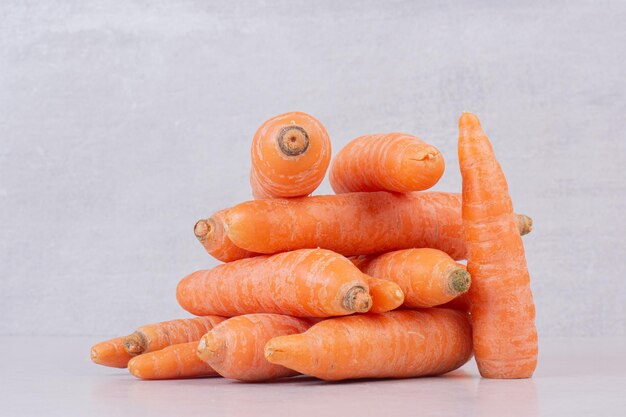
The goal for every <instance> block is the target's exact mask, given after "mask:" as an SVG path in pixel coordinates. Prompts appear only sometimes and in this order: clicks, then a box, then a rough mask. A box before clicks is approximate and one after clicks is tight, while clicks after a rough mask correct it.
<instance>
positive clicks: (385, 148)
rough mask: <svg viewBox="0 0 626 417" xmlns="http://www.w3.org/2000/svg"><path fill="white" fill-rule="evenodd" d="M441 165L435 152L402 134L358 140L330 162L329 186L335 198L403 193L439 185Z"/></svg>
mask: <svg viewBox="0 0 626 417" xmlns="http://www.w3.org/2000/svg"><path fill="white" fill-rule="evenodd" d="M444 169H445V163H444V160H443V156H442V155H441V153H440V152H439V150H438V149H437V148H435V147H434V146H432V145H429V144H427V143H425V142H424V141H423V140H421V139H419V138H417V137H415V136H411V135H408V134H406V133H386V134H379V135H366V136H361V137H358V138H356V139H353V140H352V141H350V142H349V143H348V144H347V145H346V146H345V147H344V148H343V149H342V150H341V151H339V153H338V154H337V155H336V156H335V158H334V159H333V163H332V166H331V169H330V175H329V180H330V184H331V186H332V188H333V190H334V191H335V193H337V194H342V193H348V192H358V191H368V192H372V191H395V192H399V193H407V192H411V191H423V190H426V189H428V188H430V187H432V186H433V185H435V184H436V183H437V181H439V179H440V178H441V176H442V175H443V171H444Z"/></svg>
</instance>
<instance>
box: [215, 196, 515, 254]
mask: <svg viewBox="0 0 626 417" xmlns="http://www.w3.org/2000/svg"><path fill="white" fill-rule="evenodd" d="M520 224H521V225H523V224H526V223H525V222H520ZM226 225H227V230H228V237H229V238H230V239H231V240H232V242H233V243H234V244H235V245H236V246H238V247H240V248H243V249H246V250H249V251H252V252H257V253H267V254H271V253H278V252H285V251H290V250H295V249H302V248H316V247H321V248H325V249H330V250H333V251H335V252H337V253H340V254H342V255H345V256H351V255H369V254H375V253H384V252H390V251H393V250H398V249H408V248H420V247H422V248H424V247H426V248H435V249H439V250H442V251H444V252H446V253H448V254H449V255H450V256H452V257H453V258H454V259H464V258H465V256H466V246H465V237H464V235H463V222H462V219H461V195H460V194H450V193H438V192H424V193H418V192H416V193H408V194H396V193H389V192H384V191H379V192H375V193H349V194H341V195H324V196H313V197H306V198H298V199H291V200H284V199H268V200H256V201H249V202H245V203H242V204H239V205H237V206H235V207H233V208H231V209H230V210H229V211H228V213H227V214H226ZM525 232H527V230H521V233H525Z"/></svg>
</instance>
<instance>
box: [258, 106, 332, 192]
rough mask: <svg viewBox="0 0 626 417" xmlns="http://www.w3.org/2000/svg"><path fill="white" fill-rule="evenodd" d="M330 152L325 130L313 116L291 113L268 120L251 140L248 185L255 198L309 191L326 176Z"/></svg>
mask: <svg viewBox="0 0 626 417" xmlns="http://www.w3.org/2000/svg"><path fill="white" fill-rule="evenodd" d="M330 155H331V145H330V139H329V138H328V133H327V132H326V129H325V128H324V126H323V125H322V124H321V123H320V122H319V120H317V119H315V118H314V117H313V116H311V115H308V114H306V113H302V112H291V113H285V114H281V115H278V116H275V117H273V118H271V119H269V120H268V121H266V122H265V123H263V125H261V127H259V129H258V130H257V132H256V134H255V135H254V138H253V140H252V150H251V157H252V168H251V170H250V185H251V186H252V193H253V195H254V197H255V198H290V197H301V196H306V195H309V194H311V193H312V192H313V191H314V190H315V189H316V188H317V187H318V186H319V184H320V183H321V182H322V180H323V179H324V176H325V175H326V170H327V169H328V165H329V164H330Z"/></svg>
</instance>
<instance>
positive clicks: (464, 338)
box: [265, 308, 472, 381]
mask: <svg viewBox="0 0 626 417" xmlns="http://www.w3.org/2000/svg"><path fill="white" fill-rule="evenodd" d="M471 355H472V331H471V326H470V323H469V320H468V317H467V314H464V313H461V312H459V311H454V310H445V309H439V308H432V309H423V310H398V311H391V312H389V313H384V314H364V315H354V316H349V317H340V318H333V319H328V320H324V321H322V322H320V323H317V324H316V325H314V326H313V327H311V328H310V329H309V330H308V331H306V332H304V333H302V334H296V335H290V336H279V337H275V338H273V339H271V340H270V341H269V342H267V344H266V345H265V358H266V359H267V360H268V361H270V362H272V363H275V364H278V365H282V366H285V367H287V368H290V369H293V370H294V371H298V372H300V373H303V374H307V375H311V376H314V377H316V378H320V379H325V380H331V381H335V380H341V379H348V378H408V377H416V376H426V375H439V374H444V373H446V372H450V371H452V370H454V369H456V368H458V367H460V366H462V365H463V364H464V363H465V362H467V361H468V360H469V358H470V357H471Z"/></svg>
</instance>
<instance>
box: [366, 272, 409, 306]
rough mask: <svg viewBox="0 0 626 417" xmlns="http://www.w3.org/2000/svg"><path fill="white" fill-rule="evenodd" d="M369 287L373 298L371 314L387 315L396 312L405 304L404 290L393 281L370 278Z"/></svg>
mask: <svg viewBox="0 0 626 417" xmlns="http://www.w3.org/2000/svg"><path fill="white" fill-rule="evenodd" d="M367 285H368V286H369V287H370V296H371V297H372V308H371V309H370V312H371V313H385V312H387V311H391V310H395V309H396V308H398V307H400V306H401V305H402V303H403V302H404V292H402V288H400V286H399V285H398V284H396V283H395V282H393V281H388V280H386V279H378V278H373V277H368V280H367Z"/></svg>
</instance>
